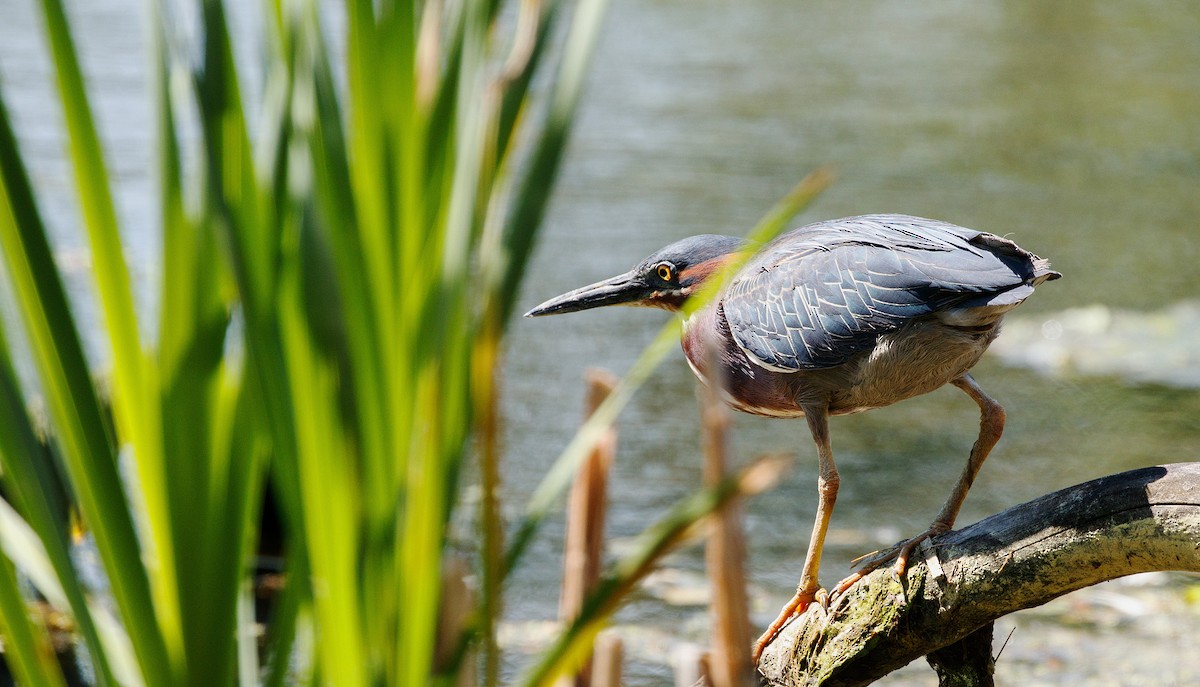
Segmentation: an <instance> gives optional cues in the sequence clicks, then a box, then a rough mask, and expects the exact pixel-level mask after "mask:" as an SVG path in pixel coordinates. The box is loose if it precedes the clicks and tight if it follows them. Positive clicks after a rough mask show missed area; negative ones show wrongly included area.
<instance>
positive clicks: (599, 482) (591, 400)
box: [557, 369, 620, 687]
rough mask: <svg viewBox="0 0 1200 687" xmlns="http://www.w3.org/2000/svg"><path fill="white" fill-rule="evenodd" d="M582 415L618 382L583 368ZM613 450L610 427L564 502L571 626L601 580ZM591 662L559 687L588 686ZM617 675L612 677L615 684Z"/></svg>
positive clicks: (566, 608) (566, 607)
mask: <svg viewBox="0 0 1200 687" xmlns="http://www.w3.org/2000/svg"><path fill="white" fill-rule="evenodd" d="M584 378H585V380H586V382H587V402H586V406H587V409H586V416H585V417H588V416H591V414H592V413H594V412H596V408H599V407H600V404H601V403H603V402H604V399H605V398H607V397H608V395H609V394H610V393H611V392H612V390H613V388H614V387H615V386H616V385H617V378H616V377H615V376H613V375H612V374H611V373H609V372H606V371H604V370H596V369H592V370H588V371H587V373H586V374H585V376H584ZM616 452H617V431H616V429H614V428H612V427H610V428H608V429H607V430H605V431H604V433H603V434H602V435H601V436H600V438H599V440H597V441H596V444H595V445H594V446H593V447H592V450H591V452H590V453H589V454H588V456H587V458H586V459H585V460H584V461H583V463H582V464H580V466H579V472H578V473H576V475H575V483H574V484H573V485H571V495H570V498H569V501H568V504H567V541H566V547H565V548H566V551H565V553H564V555H563V580H562V593H561V595H560V596H559V604H558V618H559V620H561V621H563V623H564V624H568V625H569V624H570V623H571V621H573V620H574V619H575V618H576V617H577V616H578V615H579V611H580V609H581V608H582V607H583V602H584V599H586V598H587V596H588V594H589V593H591V591H592V589H594V588H595V586H596V582H597V580H599V579H600V560H601V557H602V556H603V551H604V509H605V504H606V501H607V492H608V471H609V469H610V467H611V466H612V462H613V458H614V456H615V455H616ZM590 664H591V661H590V660H587V661H584V662H583V663H582V664H581V665H580V668H579V672H578V674H576V675H574V676H567V677H564V678H562V679H561V680H559V681H558V683H557V685H558V687H571V686H573V687H588V686H589V683H590V682H591V679H590V678H591V665H590ZM619 678H620V676H619V675H618V676H617V679H618V681H619Z"/></svg>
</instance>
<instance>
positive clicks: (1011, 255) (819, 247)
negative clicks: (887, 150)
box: [722, 215, 1057, 372]
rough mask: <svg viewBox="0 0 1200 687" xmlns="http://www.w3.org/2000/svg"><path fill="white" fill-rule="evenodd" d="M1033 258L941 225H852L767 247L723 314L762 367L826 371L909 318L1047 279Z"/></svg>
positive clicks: (870, 219) (806, 231)
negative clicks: (822, 369) (820, 369)
mask: <svg viewBox="0 0 1200 687" xmlns="http://www.w3.org/2000/svg"><path fill="white" fill-rule="evenodd" d="M1035 260H1037V258H1036V256H1033V255H1032V254H1030V253H1028V252H1026V251H1024V250H1022V249H1020V248H1018V247H1017V246H1016V244H1013V243H1012V242H1011V241H1008V240H1007V239H1003V238H1000V237H998V236H995V235H992V234H986V233H983V232H979V231H974V230H971V229H966V228H963V227H958V226H955V225H952V224H947V223H944V222H936V221H933V220H925V219H920V218H915V217H907V216H902V215H873V216H864V217H852V218H847V219H842V220H833V221H829V222H819V223H817V224H812V225H808V226H806V227H801V228H800V229H796V230H793V231H791V232H789V233H787V234H785V235H783V236H781V237H780V238H779V239H777V240H776V241H774V242H773V243H771V244H769V245H768V246H767V247H766V248H765V249H764V250H763V251H762V252H760V253H759V254H758V255H756V256H755V258H753V259H752V260H751V261H750V262H749V263H748V264H747V265H746V266H745V267H744V268H743V269H742V270H741V271H740V272H739V273H738V275H737V276H736V277H735V278H734V280H733V281H732V282H731V284H730V286H729V288H728V290H727V291H726V294H725V296H724V298H723V299H722V307H723V309H724V313H725V317H726V319H727V320H728V322H729V326H730V330H731V332H732V334H733V336H734V339H735V340H736V341H737V343H738V345H739V346H741V348H742V349H743V350H744V351H745V352H746V353H747V354H748V355H749V356H750V357H751V359H753V360H754V361H755V362H757V363H759V364H761V365H762V366H763V367H767V368H769V369H775V370H780V371H789V372H790V371H797V370H803V369H815V368H825V367H833V366H836V365H840V364H842V363H844V362H845V361H846V359H847V358H849V357H850V356H851V355H853V354H855V353H857V352H859V351H862V350H864V349H867V348H870V347H871V346H872V345H873V344H874V342H875V340H876V339H877V338H878V337H879V336H880V335H881V334H884V333H886V332H889V331H893V330H895V329H898V328H900V327H901V326H903V325H904V324H905V323H907V322H909V321H911V320H913V319H915V318H918V317H922V316H924V315H929V314H931V313H934V312H937V311H940V310H945V309H947V308H951V307H956V306H963V305H966V306H968V307H969V306H971V305H974V304H975V303H976V302H978V303H979V304H987V302H988V301H989V300H995V298H996V295H997V294H1003V293H1005V292H1009V291H1012V290H1013V289H1016V288H1017V287H1021V286H1022V285H1025V284H1030V283H1036V282H1037V281H1040V279H1039V278H1038V277H1042V278H1046V277H1045V276H1044V275H1042V274H1038V273H1037V270H1036V267H1043V271H1045V272H1048V267H1046V266H1039V265H1035V263H1034V261H1035ZM1042 262H1044V261H1042ZM1047 265H1048V263H1047ZM1050 274H1052V275H1054V276H1057V275H1055V274H1054V273H1050ZM1050 278H1053V277H1050ZM1029 290H1030V291H1032V289H1031V288H1030V289H1029ZM1026 295H1027V294H1026ZM1023 297H1024V295H1022V297H1021V298H1020V299H1023ZM1020 299H1018V300H1015V301H1014V302H1019V300H1020Z"/></svg>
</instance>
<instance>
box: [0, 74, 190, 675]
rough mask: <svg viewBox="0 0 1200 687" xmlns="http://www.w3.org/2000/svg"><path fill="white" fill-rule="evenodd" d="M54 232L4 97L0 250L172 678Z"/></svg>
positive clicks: (66, 446) (150, 668) (84, 495)
mask: <svg viewBox="0 0 1200 687" xmlns="http://www.w3.org/2000/svg"><path fill="white" fill-rule="evenodd" d="M46 237H47V233H46V230H45V227H44V225H43V223H42V220H41V215H40V213H39V212H38V210H37V205H36V203H35V201H34V198H33V192H32V189H31V188H30V185H29V178H28V175H27V173H26V172H25V168H24V165H23V164H22V161H21V159H20V156H19V154H18V152H17V144H16V140H15V137H14V136H13V132H12V127H11V125H10V123H9V119H8V110H7V108H6V107H5V106H4V103H3V98H0V248H2V249H3V250H2V251H0V252H2V253H3V256H4V259H5V262H6V264H7V265H8V271H9V277H10V279H11V280H12V282H13V286H14V292H15V294H16V298H17V305H18V308H19V310H20V313H21V317H22V320H23V322H24V325H25V330H26V333H27V335H28V336H29V340H30V345H31V348H32V350H33V356H34V363H35V366H36V368H37V371H38V375H39V378H40V379H41V383H42V388H43V391H44V393H45V395H46V403H47V407H48V408H49V411H50V417H51V420H52V421H53V424H54V428H55V430H56V432H57V436H58V438H59V440H60V442H61V444H60V445H61V447H62V452H63V456H64V458H65V461H64V462H65V465H66V467H67V472H68V475H69V477H70V481H71V486H72V488H73V490H74V492H75V495H76V497H77V498H78V499H79V505H80V508H81V510H82V513H83V517H84V520H85V521H86V523H87V524H88V526H90V527H91V528H92V529H93V532H94V533H95V535H96V544H97V548H98V549H99V551H100V555H101V558H102V559H103V561H104V565H105V568H106V569H107V570H109V571H110V574H111V573H112V571H121V572H120V574H112V575H111V577H110V582H111V583H112V590H113V595H114V597H115V599H116V601H117V605H118V607H119V608H120V610H121V614H122V618H123V620H124V622H125V626H126V628H128V631H129V634H130V636H131V637H132V638H133V643H134V647H135V648H136V650H137V652H138V660H139V662H140V663H141V667H142V669H143V670H144V671H145V672H146V674H150V675H170V674H171V672H170V669H169V667H168V666H169V665H170V662H169V660H168V659H167V653H166V646H165V644H164V642H163V638H162V636H161V634H160V632H159V628H158V622H157V618H156V616H155V613H154V604H153V601H152V597H151V592H150V584H149V580H148V579H147V577H146V572H145V570H144V569H143V567H142V558H141V550H140V549H139V547H138V539H137V536H136V534H135V530H134V525H133V520H132V517H131V515H130V512H129V506H128V504H127V503H126V501H125V498H124V493H125V492H124V489H125V486H124V484H123V483H122V480H121V477H120V475H119V474H118V470H117V457H116V453H115V451H114V449H113V445H112V443H111V441H110V436H109V430H108V427H107V425H106V423H105V420H104V414H103V413H102V412H101V408H100V404H99V401H98V400H97V395H96V390H95V388H94V387H93V385H92V379H91V375H90V372H89V370H88V367H87V363H86V361H85V359H84V355H83V349H82V346H81V345H80V340H79V336H78V333H77V332H76V329H75V325H74V322H73V321H72V320H71V317H70V308H69V307H68V305H67V299H66V293H65V292H64V290H63V285H62V281H61V279H60V278H59V275H58V270H57V266H56V265H55V263H54V260H53V258H52V256H51V252H50V246H49V244H48V242H47V238H46Z"/></svg>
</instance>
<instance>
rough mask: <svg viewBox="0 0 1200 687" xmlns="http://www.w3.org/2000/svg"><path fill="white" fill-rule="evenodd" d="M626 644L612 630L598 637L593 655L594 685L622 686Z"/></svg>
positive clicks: (604, 686) (595, 686)
mask: <svg viewBox="0 0 1200 687" xmlns="http://www.w3.org/2000/svg"><path fill="white" fill-rule="evenodd" d="M624 654H625V645H624V643H622V642H621V638H620V637H618V636H616V635H615V634H613V633H611V632H601V633H600V635H599V636H598V637H597V638H596V649H595V654H594V655H593V656H592V687H621V662H622V660H623V659H624Z"/></svg>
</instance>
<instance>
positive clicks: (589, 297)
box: [525, 272, 651, 317]
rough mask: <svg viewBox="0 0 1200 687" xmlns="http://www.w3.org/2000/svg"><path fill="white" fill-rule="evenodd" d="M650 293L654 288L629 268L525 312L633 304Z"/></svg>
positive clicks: (556, 312)
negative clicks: (623, 272) (622, 272)
mask: <svg viewBox="0 0 1200 687" xmlns="http://www.w3.org/2000/svg"><path fill="white" fill-rule="evenodd" d="M650 293H651V289H650V288H649V287H648V286H646V283H645V282H644V281H643V280H642V279H641V277H640V276H639V275H638V274H636V273H634V272H626V273H625V274H619V275H617V276H615V277H612V278H611V279H605V280H604V281H600V282H596V283H595V284H591V285H589V286H584V287H582V288H578V289H575V290H574V291H570V292H568V293H564V294H563V295H561V296H557V297H555V298H551V299H550V300H548V301H546V302H545V303H542V304H541V305H539V306H537V307H536V308H534V309H533V310H530V311H529V312H527V313H525V317H540V316H542V315H559V314H561V313H568V312H578V311H580V310H590V309H591V308H599V307H602V306H605V305H633V304H636V303H638V302H640V301H642V300H644V299H645V298H646V297H648V296H649V295H650Z"/></svg>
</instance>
